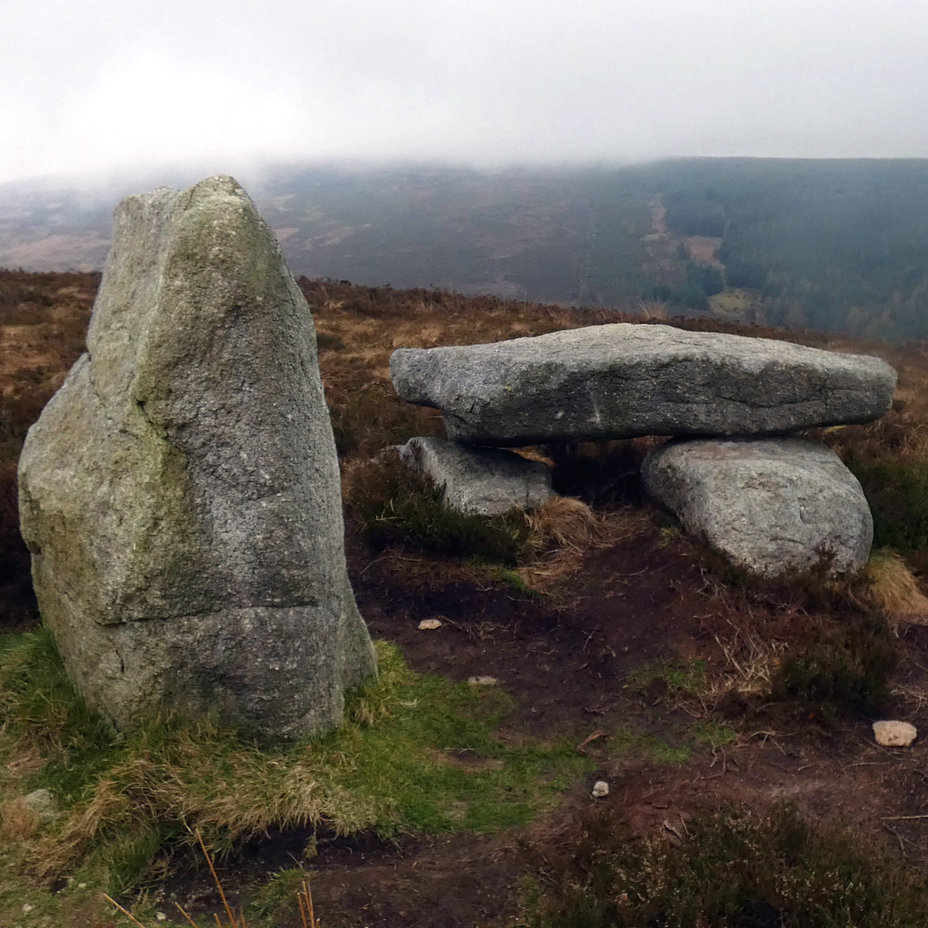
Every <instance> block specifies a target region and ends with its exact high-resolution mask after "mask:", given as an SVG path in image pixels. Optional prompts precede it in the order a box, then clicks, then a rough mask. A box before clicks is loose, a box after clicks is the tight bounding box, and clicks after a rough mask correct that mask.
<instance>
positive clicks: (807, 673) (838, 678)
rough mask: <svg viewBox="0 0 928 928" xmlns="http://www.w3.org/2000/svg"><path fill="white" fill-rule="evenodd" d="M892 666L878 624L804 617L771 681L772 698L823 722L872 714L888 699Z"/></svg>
mask: <svg viewBox="0 0 928 928" xmlns="http://www.w3.org/2000/svg"><path fill="white" fill-rule="evenodd" d="M895 663H896V652H895V648H894V646H893V642H892V638H891V635H890V632H889V629H888V627H887V625H886V622H885V620H883V619H882V618H879V617H877V616H874V615H870V614H867V613H857V612H854V611H852V610H848V613H846V614H843V615H841V616H809V617H808V619H807V620H806V622H805V624H804V625H803V627H801V628H799V627H797V631H796V636H795V639H794V640H793V641H792V642H791V643H790V649H789V651H788V652H787V654H786V656H785V657H784V658H783V660H782V662H781V663H780V666H779V669H778V671H777V673H776V674H775V676H774V678H773V695H774V696H775V697H779V698H781V699H791V700H795V701H797V702H798V703H799V704H800V705H801V706H802V707H803V708H805V709H807V710H808V711H810V712H815V713H817V714H820V715H822V716H823V717H825V718H826V719H827V718H829V717H831V716H833V715H835V714H836V713H840V712H843V711H852V712H863V713H871V712H875V711H877V710H878V709H880V708H881V707H882V706H884V705H885V704H886V702H887V700H888V698H889V682H888V680H889V674H890V672H891V671H892V670H893V668H894V667H895Z"/></svg>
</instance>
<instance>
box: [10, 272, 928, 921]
mask: <svg viewBox="0 0 928 928" xmlns="http://www.w3.org/2000/svg"><path fill="white" fill-rule="evenodd" d="M97 284H98V278H97V277H96V276H94V275H78V274H68V275H53V274H47V275H46V274H42V275H30V274H22V273H14V272H0V339H2V343H0V344H2V349H3V350H2V352H0V358H2V360H0V395H2V405H0V416H2V418H0V452H2V458H0V494H2V495H0V519H2V522H0V558H2V564H3V573H2V575H0V596H2V601H0V609H2V615H3V626H4V627H3V633H2V637H0V718H2V721H0V759H2V769H3V773H2V774H0V815H2V818H0V830H2V837H3V841H4V846H5V847H6V848H7V851H6V853H5V854H4V857H3V860H2V861H0V923H2V924H10V925H23V926H25V925H66V924H74V925H78V924H81V925H91V926H94V928H104V926H115V925H123V924H128V923H129V921H128V917H127V916H125V915H122V914H120V913H119V912H118V911H117V910H115V909H113V908H112V906H111V905H110V904H109V903H108V902H107V901H106V900H105V899H104V898H103V895H102V893H103V892H107V893H110V894H114V895H115V896H116V898H117V901H119V903H120V904H121V905H123V906H124V907H125V908H127V909H128V910H129V911H132V912H133V913H134V917H136V918H138V919H139V920H140V921H141V922H142V923H143V924H145V925H154V924H167V925H172V924H185V923H186V924H189V922H185V921H184V917H183V915H182V914H181V913H180V912H179V909H178V906H181V907H183V909H184V911H186V912H187V913H188V914H189V915H190V917H191V918H192V919H193V920H194V921H195V922H197V923H199V924H205V923H210V922H211V919H212V913H213V912H217V913H219V912H222V911H223V907H222V900H221V899H220V898H219V897H218V895H217V893H216V890H215V886H214V884H213V882H212V878H211V876H210V874H209V872H208V868H207V867H206V866H205V864H204V863H203V857H202V854H201V852H200V850H199V848H198V840H199V839H198V837H197V836H198V835H199V836H200V837H201V838H202V841H203V844H204V846H205V848H206V849H207V851H208V853H209V855H210V856H211V857H212V858H215V860H216V866H217V869H218V872H219V876H220V879H221V881H222V883H223V885H224V886H225V887H226V892H227V896H228V898H229V902H230V907H231V908H230V911H232V912H233V916H234V918H235V921H236V922H237V923H239V924H244V923H246V922H247V924H248V925H250V926H252V928H254V926H268V928H270V926H290V925H293V926H297V925H300V924H301V922H300V915H299V907H298V903H297V900H296V896H297V893H298V892H300V891H301V887H302V886H303V883H304V881H308V884H309V885H310V886H311V888H312V893H313V897H314V900H315V906H316V912H317V914H318V915H319V916H320V918H321V920H322V921H323V922H324V923H325V924H326V925H328V926H332V928H337V926H345V928H349V926H358V928H360V926H361V925H373V924H378V925H385V926H407V925H408V926H412V925H416V926H432V925H434V926H438V925H472V924H481V925H510V926H511V925H516V924H519V925H525V926H532V928H549V926H552V928H553V926H555V925H557V926H565V925H567V926H577V928H579V926H589V928H594V926H607V925H609V926H613V925H628V926H632V925H636V926H641V925H651V926H696V925H706V926H708V925H712V926H732V928H735V926H740V928H768V926H774V925H789V926H813V925H815V926H827V925H835V926H838V925H842V926H843V925H848V924H854V925H858V926H871V925H872V926H877V925H881V926H887V925H888V926H900V928H901V926H913V928H914V926H916V925H923V924H925V922H926V918H928V895H926V893H928V835H926V833H925V827H926V826H925V822H926V821H928V820H926V818H925V815H926V814H928V813H926V805H928V781H926V778H925V776H924V765H925V752H926V750H928V748H925V747H923V746H922V744H921V743H920V742H916V745H915V746H914V747H913V748H910V749H905V750H903V749H895V750H891V749H881V748H878V747H877V746H876V745H875V744H874V743H873V740H872V736H871V734H870V731H869V723H870V721H872V720H873V719H874V718H877V717H880V716H883V715H884V714H890V715H892V716H895V717H901V718H905V719H907V720H909V721H913V722H915V723H916V724H917V725H919V726H920V727H923V726H925V725H928V708H926V700H925V696H924V694H925V693H926V692H928V626H926V625H925V624H924V623H925V622H926V621H928V600H926V599H925V598H924V597H923V596H922V594H921V592H920V587H919V577H920V576H922V575H923V573H924V571H925V570H926V569H928V431H926V427H925V422H926V421H928V400H926V397H928V389H926V388H928V352H926V348H925V346H924V345H921V344H906V345H903V344H890V343H885V342H875V341H873V342H861V341H860V340H852V339H850V338H848V337H845V336H833V335H832V336H829V335H824V334H814V333H804V334H803V335H802V340H803V341H805V342H806V343H809V344H813V345H815V346H817V347H830V348H833V349H836V350H854V351H858V352H859V351H871V352H874V353H878V354H880V355H882V356H883V357H885V358H886V359H887V360H888V361H889V362H890V363H891V364H893V365H894V366H895V367H896V368H897V370H898V371H899V375H900V380H899V390H898V392H897V398H896V402H895V403H894V406H893V409H892V410H891V411H890V413H888V414H887V415H886V416H885V417H884V418H883V419H882V420H880V421H879V422H876V423H872V424H870V425H861V426H850V427H845V428H839V429H830V430H827V431H826V432H824V433H820V435H819V437H821V438H822V439H823V440H825V441H826V442H828V443H829V444H830V445H831V446H832V447H834V448H835V449H836V450H838V451H839V453H840V454H841V455H842V457H843V458H844V459H845V461H847V462H848V463H849V464H850V466H851V467H852V469H854V471H855V473H856V474H857V475H858V477H859V478H860V479H861V481H862V484H863V486H864V489H865V490H866V492H867V494H868V497H869V499H870V502H871V505H872V507H873V510H874V515H875V521H876V531H877V539H876V545H877V549H876V550H875V552H874V556H873V558H872V559H871V563H870V565H869V567H868V569H867V571H865V572H864V573H863V574H862V575H861V576H858V577H852V578H845V579H844V580H842V581H840V582H836V583H835V582H830V581H827V580H826V579H825V578H824V577H823V576H819V575H817V574H815V573H813V574H811V575H807V576H800V577H792V578H789V579H788V580H785V581H776V582H762V581H758V580H753V579H749V578H748V577H746V576H744V575H742V574H740V573H738V572H737V571H735V570H733V569H731V568H730V567H728V566H726V565H725V564H724V563H721V562H720V561H719V560H718V559H717V558H716V557H714V556H713V555H712V554H711V553H709V552H708V551H706V550H705V549H704V548H702V547H701V546H700V545H699V544H698V543H697V542H695V541H693V540H690V539H687V538H686V537H685V536H684V535H683V534H682V533H681V532H680V531H679V529H678V528H677V526H676V525H675V524H674V523H673V521H672V520H671V518H670V517H669V516H667V515H666V514H664V513H662V512H660V511H658V510H657V509H656V508H655V507H654V506H653V505H651V504H649V503H648V502H647V501H645V500H644V499H642V497H641V494H640V491H639V486H638V481H637V466H638V464H639V463H640V460H641V458H642V456H643V454H644V452H645V450H646V448H647V447H648V445H649V443H650V442H651V441H652V440H646V439H636V440H632V441H625V442H614V443H608V444H604V445H597V446H585V445H581V446H578V447H563V446H559V447H539V448H535V449H532V451H531V453H532V454H534V455H535V456H537V457H540V458H543V459H545V460H547V461H549V462H550V463H551V464H552V465H553V466H554V468H555V485H556V487H557V488H558V489H559V491H560V492H562V493H563V494H565V495H566V496H568V497H570V498H569V499H566V500H560V501H556V502H554V503H552V504H549V505H548V506H546V507H543V508H542V509H541V510H539V511H537V512H535V513H532V514H529V515H526V516H517V515H510V516H508V517H505V518H500V519H489V520H488V519H480V518H476V517H460V516H457V515H449V513H448V512H447V511H446V510H444V508H443V507H442V506H441V505H440V501H439V499H438V496H437V494H436V492H435V490H434V488H433V487H430V486H429V485H427V484H425V483H422V482H419V481H417V480H415V479H411V478H409V477H408V475H406V474H405V473H404V472H403V471H401V470H399V469H398V464H397V462H396V460H395V459H392V458H391V457H390V456H389V455H381V452H382V451H383V449H384V448H386V447H388V446H390V445H392V444H395V443H397V442H400V441H403V440H405V439H407V438H409V437H411V436H412V435H425V434H440V433H441V431H442V426H441V421H440V418H439V417H438V416H437V414H436V413H435V412H434V411H433V410H427V409H422V408H417V407H412V406H409V405H408V404H405V403H403V402H402V401H401V400H399V398H398V397H397V396H396V395H395V394H394V392H393V390H392V388H391V386H390V383H389V375H388V358H389V354H390V352H391V350H392V349H393V348H394V347H399V346H423V347H429V346H433V345H438V344H464V343H471V342H479V341H491V340H497V339H501V338H510V337H515V336H520V335H529V334H541V333H542V332H547V331H553V330H555V329H560V328H565V327H569V326H576V325H588V324H595V323H598V322H604V321H624V320H628V319H632V318H634V316H633V311H635V310H636V309H638V306H637V305H631V306H629V310H630V312H629V314H627V315H626V314H623V313H621V312H617V311H600V310H593V311H591V310H586V311H577V310H565V309H559V308H554V307H551V306H545V305H539V304H527V303H515V302H507V301H504V300H501V299H497V298H489V297H483V298H473V299H465V298H462V297H460V296H458V295H455V294H453V293H448V292H441V291H425V290H412V291H400V290H395V289H392V288H368V287H356V286H352V285H350V284H347V283H337V282H333V281H327V280H307V279H305V278H304V279H301V281H300V285H301V287H302V289H303V291H304V293H305V295H306V297H307V300H308V303H309V305H310V307H311V308H312V311H313V315H314V318H315V320H316V326H317V333H318V343H319V353H320V365H321V369H322V374H323V380H324V383H325V386H326V394H327V399H328V403H329V407H330V412H331V416H332V423H333V429H334V432H335V436H336V443H337V446H338V449H339V453H340V458H341V465H342V474H343V493H344V500H345V514H346V531H347V556H348V562H349V573H350V575H351V579H352V583H353V585H354V587H355V591H356V595H357V598H358V603H359V606H360V609H361V612H362V614H363V615H364V616H365V618H366V619H367V621H368V624H369V626H370V628H371V631H372V633H373V635H374V637H375V638H376V639H378V642H379V643H378V652H379V657H380V665H381V677H380V680H379V682H378V683H377V684H371V685H369V686H367V687H366V688H365V689H364V690H363V691H361V692H359V693H356V694H354V696H353V697H352V701H351V705H350V709H349V713H348V723H347V724H346V725H345V726H344V728H343V729H341V730H340V731H339V732H337V733H334V734H332V735H329V736H327V737H325V738H323V739H319V740H315V741H302V742H298V743H296V744H291V745H285V746H280V747H279V748H274V749H267V748H265V749H259V748H258V747H256V746H255V745H254V744H252V743H249V742H248V741H245V740H243V739H241V738H240V737H239V736H238V735H236V733H235V732H232V731H228V730H225V729H223V728H221V727H220V726H217V725H214V724H212V723H209V722H201V723H198V724H197V725H195V726H194V725H191V724H190V723H188V722H185V720H183V719H177V718H164V719H162V720H160V721H159V723H158V724H156V725H153V726H149V727H147V728H145V729H144V730H141V731H138V732H134V733H129V734H123V735H119V734H117V733H115V732H114V731H113V730H112V729H110V728H109V727H108V726H106V725H105V724H104V723H102V722H101V720H100V719H99V718H96V717H95V716H94V715H93V714H92V713H90V712H88V711H87V709H86V708H85V707H84V706H83V705H82V703H81V701H80V699H79V698H78V697H77V695H76V694H75V692H74V690H73V688H71V686H70V684H69V683H68V681H67V679H66V678H65V676H64V674H63V671H62V668H61V664H60V661H59V660H58V658H57V655H56V652H55V648H54V642H53V641H51V639H50V637H49V636H48V635H47V634H46V633H45V632H44V631H43V630H42V629H41V628H40V627H39V625H38V617H37V615H36V610H35V604H34V601H33V599H32V598H31V593H30V582H29V574H28V552H26V551H25V549H24V548H23V547H22V543H21V541H20V540H19V538H18V533H17V529H16V525H17V521H16V520H17V517H16V485H15V472H16V458H17V455H18V450H19V447H20V445H21V442H22V439H23V436H24V434H25V430H26V429H27V428H28V426H29V424H30V423H31V422H32V421H33V420H34V419H35V417H36V416H37V415H38V413H39V411H40V410H41V408H42V405H43V404H44V402H46V401H47V399H48V398H49V397H50V396H51V394H52V392H53V391H54V390H55V389H56V387H57V386H58V385H60V383H61V381H62V379H63V377H64V375H65V373H66V371H67V369H68V367H69V366H70V364H71V363H73V361H74V360H75V358H76V357H77V355H78V353H79V352H80V350H81V348H82V341H83V333H84V330H85V328H86V324H87V320H88V318H89V311H90V307H91V304H92V300H93V295H94V292H95V289H96V286H97ZM649 312H650V313H651V314H652V315H658V316H666V315H668V314H670V313H672V307H668V306H666V305H659V304H655V303H651V304H649ZM676 322H677V324H681V325H686V326H688V327H692V328H707V327H710V328H719V327H720V324H719V323H718V322H717V321H715V322H713V321H706V320H701V319H695V318H689V319H680V320H676ZM721 327H722V328H727V329H728V330H731V331H735V330H739V331H743V332H745V334H763V335H766V336H768V337H783V335H784V333H783V332H781V331H775V330H761V329H759V328H757V327H753V328H751V327H746V328H743V329H737V327H735V326H733V325H728V326H721ZM428 619H431V620H433V622H431V623H428V624H429V625H431V626H434V627H432V628H431V629H430V630H426V629H420V623H421V622H422V621H423V620H428ZM597 780H604V781H606V782H607V783H609V786H610V792H609V795H608V796H607V797H605V798H603V799H598V800H594V799H592V798H591V793H590V791H591V787H592V784H593V783H594V782H595V781H597ZM38 789H47V790H50V791H51V793H52V795H53V797H54V802H55V808H54V811H53V813H52V814H48V815H46V814H42V813H41V812H40V811H39V810H37V809H36V807H34V806H33V805H31V804H30V803H29V802H27V801H26V799H25V797H27V796H28V795H29V794H30V793H32V792H33V791H35V790H38ZM239 909H241V910H243V911H244V916H242V917H239V916H237V915H234V912H236V911H237V910H239ZM159 913H160V914H159ZM233 916H228V918H229V919H230V921H229V924H230V926H231V925H232V924H233V922H232V920H231V919H232V918H233Z"/></svg>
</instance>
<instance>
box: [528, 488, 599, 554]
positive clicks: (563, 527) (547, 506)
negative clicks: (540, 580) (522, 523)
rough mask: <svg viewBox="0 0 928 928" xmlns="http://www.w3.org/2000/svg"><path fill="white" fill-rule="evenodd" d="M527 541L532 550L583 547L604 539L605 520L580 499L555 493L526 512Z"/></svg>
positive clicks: (538, 551) (576, 548) (565, 549)
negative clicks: (535, 507)
mask: <svg viewBox="0 0 928 928" xmlns="http://www.w3.org/2000/svg"><path fill="white" fill-rule="evenodd" d="M525 520H526V522H527V523H528V529H529V538H528V544H529V547H530V549H531V550H532V552H533V553H536V554H537V553H540V552H543V551H548V550H550V549H551V548H552V547H553V548H557V549H560V550H564V551H567V550H570V551H582V550H585V549H587V548H589V547H591V546H592V545H593V544H595V543H596V542H597V541H602V539H603V529H602V522H601V520H600V519H599V518H598V517H597V515H596V514H595V513H594V512H593V510H592V509H591V508H590V507H589V506H588V505H587V504H586V503H584V502H582V501H581V500H579V499H571V498H570V497H567V496H556V497H553V498H552V499H549V500H548V501H547V502H546V503H544V504H543V505H542V506H539V507H538V508H537V509H534V510H532V511H531V512H527V513H526V515H525Z"/></svg>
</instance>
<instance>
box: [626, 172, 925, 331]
mask: <svg viewBox="0 0 928 928" xmlns="http://www.w3.org/2000/svg"><path fill="white" fill-rule="evenodd" d="M640 174H641V176H642V179H643V180H645V179H647V182H648V183H649V185H653V187H654V188H655V189H659V190H660V191H661V194H662V199H663V203H664V205H665V206H666V208H667V214H666V220H667V223H668V225H669V226H670V227H671V229H672V230H673V231H674V232H675V233H678V234H680V235H712V236H717V237H721V238H722V239H723V241H722V245H721V247H720V249H719V252H718V257H719V260H720V261H722V262H723V263H724V265H725V269H726V271H725V276H726V283H727V285H728V286H729V287H739V288H746V289H749V290H752V291H755V292H756V294H757V297H758V299H759V301H760V307H761V313H762V321H766V322H767V323H769V324H772V325H788V326H793V327H803V326H808V327H810V328H816V329H832V330H842V331H846V332H850V333H854V334H874V335H880V336H883V337H893V338H921V337H925V336H928V312H926V309H928V302H926V300H928V161H924V160H899V161H886V160H879V161H867V160H846V161H844V160H840V161H839V160H828V161H797V160H769V159H763V160H760V159H706V160H687V161H679V162H665V163H663V164H661V165H654V166H651V167H650V168H648V169H642V171H641V172H640Z"/></svg>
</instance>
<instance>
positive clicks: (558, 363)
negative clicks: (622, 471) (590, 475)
mask: <svg viewBox="0 0 928 928" xmlns="http://www.w3.org/2000/svg"><path fill="white" fill-rule="evenodd" d="M390 374H391V377H392V379H393V386H394V387H395V388H396V392H397V393H398V394H399V395H400V396H401V397H402V398H403V399H405V400H408V401H409V402H411V403H418V404H420V405H423V406H435V407H437V408H438V409H440V410H441V411H442V414H443V416H444V420H445V427H446V428H447V430H448V436H449V437H450V438H453V439H455V440H456V441H465V442H473V443H474V444H480V445H504V446H518V445H531V444H536V443H539V442H552V441H601V440H608V439H615V438H630V437H633V436H637V435H725V436H728V435H770V434H775V433H780V432H788V431H792V430H795V429H802V428H808V427H811V426H816V425H839V424H842V423H849V422H867V421H869V420H871V419H877V418H879V417H880V416H882V415H883V413H885V412H886V411H887V410H888V409H889V407H890V404H891V403H892V398H893V390H894V389H895V387H896V374H895V372H894V371H893V369H892V368H891V367H890V366H889V365H888V364H887V363H886V362H885V361H883V360H882V359H880V358H874V357H868V356H865V355H846V354H837V353H835V352H830V351H820V350H818V349H816V348H806V347H804V346H802V345H794V344H791V343H790V342H782V341H773V340H771V339H766V338H747V337H745V336H743V335H727V334H722V333H718V332H685V331H683V330H682V329H675V328H672V327H670V326H666V325H640V324H632V323H627V322H623V323H617V324H613V325H598V326H588V327H586V328H581V329H570V330H566V331H562V332H551V333H549V334H548V335H539V336H536V337H534V338H515V339H512V340H510V341H505V342H496V343H494V344H490V345H464V346H457V347H442V348H427V349H426V348H400V349H397V350H396V351H394V352H393V355H392V357H391V358H390Z"/></svg>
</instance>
